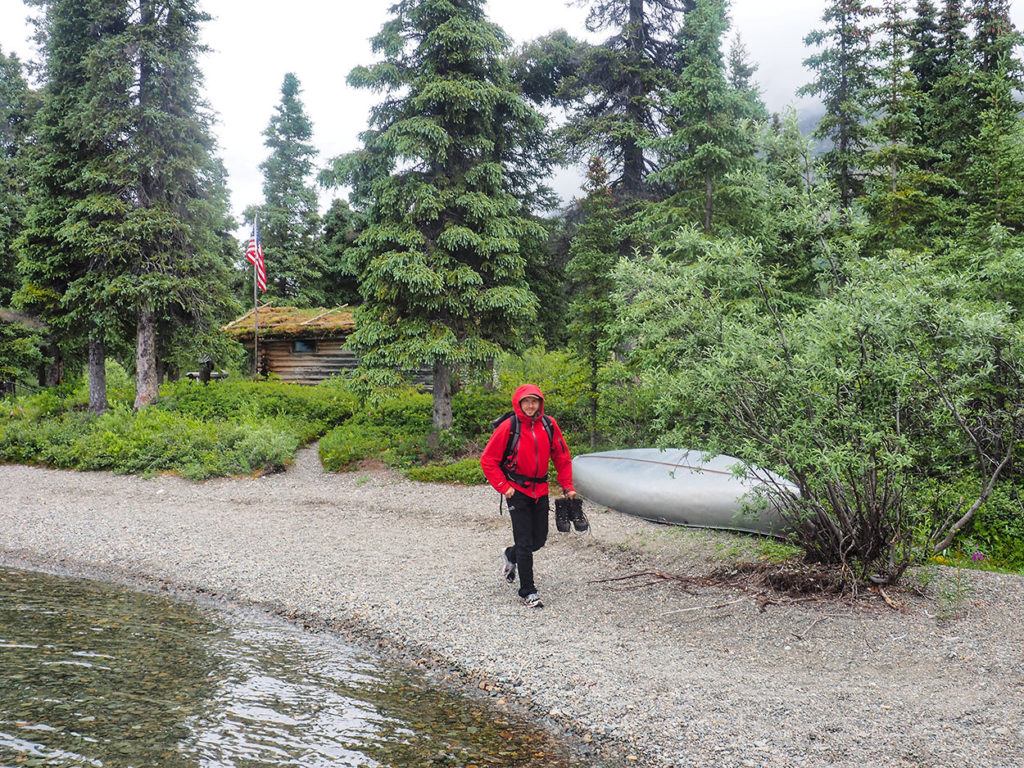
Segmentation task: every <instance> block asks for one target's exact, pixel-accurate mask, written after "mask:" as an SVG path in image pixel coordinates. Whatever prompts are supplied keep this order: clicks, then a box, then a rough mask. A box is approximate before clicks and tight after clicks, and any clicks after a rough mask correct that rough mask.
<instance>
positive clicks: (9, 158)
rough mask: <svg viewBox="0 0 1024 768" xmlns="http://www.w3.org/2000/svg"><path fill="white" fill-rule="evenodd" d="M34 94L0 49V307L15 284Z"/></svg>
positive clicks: (15, 63)
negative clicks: (15, 239) (15, 242)
mask: <svg viewBox="0 0 1024 768" xmlns="http://www.w3.org/2000/svg"><path fill="white" fill-rule="evenodd" d="M33 101H34V99H33V94H32V92H31V91H30V90H29V87H28V83H27V82H26V81H25V77H24V75H23V74H22V66H21V62H20V61H18V57H17V56H14V55H11V56H6V55H4V53H3V51H0V307H3V306H7V305H9V304H10V301H11V295H12V294H13V293H14V291H15V289H16V288H17V285H18V274H17V270H16V265H17V261H16V259H15V256H14V238H15V237H17V234H18V232H19V230H20V229H21V226H22V222H23V220H24V216H25V196H26V192H27V187H28V185H27V183H26V172H27V168H26V158H25V154H26V152H25V150H26V145H27V143H28V140H29V123H30V120H31V116H32V109H33V107H32V105H33Z"/></svg>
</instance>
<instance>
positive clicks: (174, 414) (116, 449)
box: [0, 364, 355, 480]
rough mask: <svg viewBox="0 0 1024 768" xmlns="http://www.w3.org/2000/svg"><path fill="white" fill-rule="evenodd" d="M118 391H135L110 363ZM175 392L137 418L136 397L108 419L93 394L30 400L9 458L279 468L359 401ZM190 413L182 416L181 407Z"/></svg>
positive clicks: (117, 400) (67, 464) (97, 465)
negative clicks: (88, 408)
mask: <svg viewBox="0 0 1024 768" xmlns="http://www.w3.org/2000/svg"><path fill="white" fill-rule="evenodd" d="M108 372H110V373H109V374H108V375H109V376H110V378H109V381H110V382H111V383H112V384H113V388H112V391H114V392H124V393H128V392H129V391H130V390H129V388H127V387H124V384H125V383H126V382H129V381H130V380H129V379H128V377H127V374H125V373H124V371H123V369H121V368H120V366H116V364H115V367H110V366H108ZM220 384H221V383H218V385H210V386H209V387H202V386H199V385H195V384H192V383H189V382H178V383H176V384H171V385H167V387H165V392H167V393H168V397H166V398H164V399H163V400H161V401H158V404H156V405H154V406H151V407H148V408H144V409H142V410H140V411H139V412H137V413H136V412H135V411H133V410H132V408H131V404H130V401H131V400H133V399H134V396H133V395H132V396H130V397H128V396H127V395H123V396H116V397H114V398H112V400H113V402H112V403H111V408H110V409H109V410H108V411H107V412H106V413H104V414H103V415H102V416H98V417H96V416H93V415H92V414H89V413H86V412H84V411H83V410H82V405H83V390H81V389H80V388H76V389H74V390H70V391H69V392H68V394H67V396H66V397H64V398H62V397H60V396H59V392H58V390H49V391H45V392H40V393H38V394H35V395H31V396H28V397H25V398H20V399H19V400H18V401H17V402H16V403H14V404H12V406H11V407H10V408H9V409H8V416H7V418H6V420H4V421H0V460H2V461H10V462H18V463H29V464H43V465H46V466H53V467H60V468H72V469H81V470H98V469H103V470H110V471H113V472H121V473H137V474H143V475H146V474H152V473H154V472H177V473H178V474H181V475H182V476H184V477H187V478H190V479H196V480H199V479H205V478H209V477H216V476H223V475H234V474H250V473H253V472H267V471H275V470H279V469H281V468H282V467H284V466H285V465H286V464H287V463H288V462H290V461H291V460H292V458H293V457H294V455H295V451H296V450H297V449H298V447H299V446H300V445H302V444H304V443H307V442H309V441H311V440H314V439H316V438H317V437H319V435H320V434H322V433H323V431H324V429H325V423H336V422H339V421H343V420H344V419H345V418H347V417H348V416H349V415H351V413H352V412H353V410H354V408H355V398H354V396H352V395H351V394H350V393H347V392H345V391H344V390H342V389H339V388H335V389H331V390H328V389H326V388H325V389H324V390H320V391H318V388H313V387H298V386H296V385H281V384H278V385H270V386H265V385H263V384H253V383H249V382H237V383H234V384H232V385H227V384H226V383H224V386H223V387H222V386H221V385H220ZM179 407H180V410H179Z"/></svg>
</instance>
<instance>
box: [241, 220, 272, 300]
mask: <svg viewBox="0 0 1024 768" xmlns="http://www.w3.org/2000/svg"><path fill="white" fill-rule="evenodd" d="M245 258H247V259H248V260H249V263H250V264H255V265H256V283H257V284H258V285H259V287H260V290H261V291H263V292H264V293H266V291H267V268H266V266H264V264H263V241H262V240H260V222H259V219H256V220H255V221H253V223H252V237H250V238H249V246H248V247H247V248H246V249H245Z"/></svg>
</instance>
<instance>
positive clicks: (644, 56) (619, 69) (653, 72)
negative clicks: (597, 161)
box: [557, 0, 693, 202]
mask: <svg viewBox="0 0 1024 768" xmlns="http://www.w3.org/2000/svg"><path fill="white" fill-rule="evenodd" d="M580 4H585V5H589V7H590V11H589V14H588V16H587V28H588V29H589V30H591V31H601V30H609V31H611V32H612V35H611V37H609V38H608V39H607V40H605V41H604V42H603V43H602V44H601V45H598V46H581V47H580V49H579V53H578V62H577V67H576V71H575V76H574V77H571V78H567V79H566V80H565V81H564V84H563V87H562V88H561V90H560V91H559V93H558V96H557V98H558V101H559V102H560V103H561V104H562V105H563V106H565V107H566V108H567V109H568V110H569V120H568V123H567V125H566V127H565V128H564V129H563V131H562V134H563V135H564V136H565V138H566V140H567V141H568V142H569V144H570V145H572V146H573V147H575V148H576V149H577V152H578V154H579V155H581V156H583V157H588V156H590V155H599V156H601V157H603V158H604V160H605V163H606V164H607V167H608V169H609V171H610V173H611V174H612V176H613V182H612V183H613V186H614V187H615V189H616V193H617V194H618V195H619V197H620V198H621V199H622V200H623V201H624V202H628V201H629V200H633V199H638V198H645V197H649V196H650V194H651V190H650V187H649V185H648V183H647V176H648V174H650V173H652V172H653V171H656V170H657V169H658V167H659V165H658V160H657V156H656V153H655V152H654V151H653V150H651V149H650V146H651V142H652V140H653V139H655V138H657V137H659V136H662V135H663V133H664V125H663V122H662V116H661V112H662V103H661V102H662V96H663V94H664V93H665V92H666V90H667V89H668V88H669V87H670V85H671V83H672V76H673V75H672V71H673V66H674V56H675V52H676V51H675V43H674V37H675V34H676V32H677V31H678V29H679V25H680V24H681V22H682V17H683V12H685V11H686V10H689V9H690V8H692V7H693V0H580Z"/></svg>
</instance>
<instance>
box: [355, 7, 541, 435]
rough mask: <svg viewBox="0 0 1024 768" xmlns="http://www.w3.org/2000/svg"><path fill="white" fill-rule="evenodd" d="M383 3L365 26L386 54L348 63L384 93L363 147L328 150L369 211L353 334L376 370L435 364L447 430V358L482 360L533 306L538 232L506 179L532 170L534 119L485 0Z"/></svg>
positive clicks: (438, 422) (437, 417)
mask: <svg viewBox="0 0 1024 768" xmlns="http://www.w3.org/2000/svg"><path fill="white" fill-rule="evenodd" d="M391 14H392V17H391V18H390V19H389V21H388V22H387V23H385V25H384V27H383V28H382V30H381V32H380V33H379V34H378V35H377V36H376V37H375V38H374V39H373V48H374V50H375V51H376V52H378V53H379V54H381V55H382V57H383V60H382V61H381V62H380V63H378V64H376V65H374V66H372V67H368V68H367V67H358V68H356V69H355V70H353V71H352V73H351V74H350V75H349V82H350V83H351V84H352V85H354V86H357V87H364V88H374V89H378V90H381V91H384V92H385V94H386V96H385V99H384V101H383V102H381V103H380V104H379V105H378V106H377V107H376V108H375V109H374V110H373V112H372V116H371V125H370V128H369V129H368V130H367V131H366V132H364V133H363V135H362V139H363V145H364V146H363V149H362V150H360V151H357V152H355V153H352V154H351V155H348V156H345V157H343V158H341V159H339V160H338V161H337V162H336V164H335V169H336V172H337V174H338V177H339V178H340V179H341V180H343V181H346V182H347V183H349V184H351V185H352V188H353V193H352V198H351V199H352V200H353V201H354V202H355V203H356V205H357V206H365V213H366V229H365V230H364V231H363V233H362V235H361V236H360V238H359V241H358V245H357V262H358V272H359V275H360V293H361V294H362V297H363V305H362V307H361V308H360V311H359V314H358V317H357V327H356V331H355V333H354V334H353V336H352V337H351V338H352V345H353V347H354V349H355V351H357V352H358V353H359V354H360V355H361V358H362V365H363V367H364V370H366V371H368V372H373V373H375V374H377V378H378V380H389V379H393V378H394V372H395V371H414V370H418V369H421V368H423V367H425V366H429V367H430V368H432V370H433V399H434V414H433V423H434V427H435V428H436V429H437V430H444V429H447V428H449V427H450V426H451V423H452V412H451V388H452V372H453V370H454V369H455V368H456V367H459V368H472V367H474V366H478V365H481V364H483V363H484V362H485V361H486V360H488V359H490V358H492V357H493V356H494V355H495V353H496V351H497V349H498V347H497V345H498V344H507V343H512V342H513V341H514V340H515V338H516V335H517V333H521V332H522V331H524V330H527V324H528V323H529V322H530V321H531V320H532V319H533V317H534V316H535V311H536V307H535V299H534V297H533V294H532V293H531V292H530V290H529V288H528V286H527V283H526V281H525V278H524V266H525V261H524V257H523V247H524V243H526V242H528V241H529V240H530V239H531V238H535V239H537V240H542V239H543V238H544V237H545V233H544V230H543V228H542V227H541V226H540V225H539V224H537V223H536V222H535V221H533V220H531V219H530V217H529V216H528V215H527V212H526V211H524V210H523V209H522V206H521V204H520V202H519V200H518V199H517V193H519V192H520V191H522V192H526V191H527V189H526V187H527V185H528V184H530V183H535V182H532V181H531V180H530V178H529V172H530V171H531V168H530V165H531V164H534V163H536V162H537V160H538V154H539V148H540V146H541V141H542V133H543V129H544V120H543V118H541V116H540V115H539V114H538V113H536V112H535V111H534V110H533V109H531V108H530V107H528V106H527V105H526V104H525V102H524V101H523V99H522V97H521V96H520V94H519V90H518V88H517V87H516V85H515V83H514V82H513V81H512V79H511V78H510V76H509V71H508V68H507V65H506V63H505V62H506V59H505V53H506V51H507V46H508V42H507V39H506V37H505V35H504V33H503V32H502V31H501V30H500V29H499V28H498V27H496V26H495V25H493V24H492V23H490V22H488V21H487V19H486V18H485V16H484V12H483V0H400V2H398V3H396V4H395V5H393V6H392V7H391ZM541 159H542V158H541Z"/></svg>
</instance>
